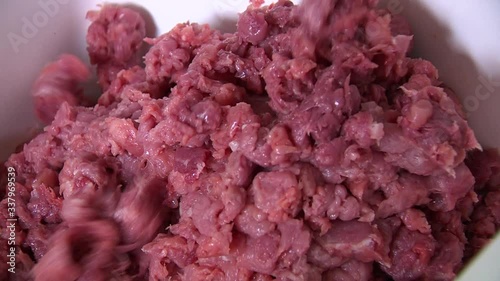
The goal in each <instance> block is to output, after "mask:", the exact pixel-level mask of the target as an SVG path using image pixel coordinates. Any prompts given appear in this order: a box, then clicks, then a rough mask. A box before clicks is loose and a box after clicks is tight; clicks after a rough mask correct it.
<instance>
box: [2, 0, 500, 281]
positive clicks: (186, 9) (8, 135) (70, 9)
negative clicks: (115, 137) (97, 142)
mask: <svg viewBox="0 0 500 281" xmlns="http://www.w3.org/2000/svg"><path fill="white" fill-rule="evenodd" d="M54 1H58V2H54ZM42 2H54V3H57V4H56V6H57V8H56V9H53V11H54V12H53V13H51V15H49V14H48V12H47V11H46V10H44V8H43V7H42V5H41V4H40V3H39V1H38V0H21V1H14V0H0V37H1V39H0V62H1V64H0V66H1V67H0V128H1V129H0V160H1V159H5V157H6V156H7V155H8V153H9V152H10V151H12V149H13V148H14V146H15V144H16V143H19V142H20V141H21V140H25V139H27V138H28V137H29V136H30V135H31V134H33V132H34V131H35V130H34V129H35V128H36V127H37V124H36V121H35V118H34V114H33V109H32V103H31V99H30V88H31V84H32V83H33V81H34V79H35V78H36V76H37V73H38V72H39V71H40V69H41V68H42V67H43V65H45V64H46V63H48V62H49V61H52V60H54V59H56V58H57V57H58V55H59V54H61V53H64V52H67V53H73V54H76V55H78V56H80V57H81V58H83V59H84V60H86V61H88V59H87V57H86V52H85V32H86V28H87V27H88V22H87V21H86V20H85V13H86V11H87V10H89V9H94V8H96V5H97V4H98V3H102V2H101V1H96V0H92V1H85V0H45V1H42ZM63 2H64V3H63ZM112 2H127V3H130V2H132V3H140V5H141V6H143V7H145V8H146V9H147V10H149V11H150V12H151V14H152V16H153V18H154V19H155V22H156V26H157V28H158V31H159V33H163V32H166V31H168V30H169V29H170V28H171V27H173V26H174V25H175V24H176V23H179V22H184V21H188V20H190V21H193V22H201V23H210V24H212V25H213V26H215V27H223V28H224V29H226V30H230V29H231V24H230V22H231V21H232V20H234V19H236V16H237V12H238V11H242V10H244V8H245V7H246V5H247V4H248V1H246V0H181V1H173V0H167V1H161V0H143V1H112ZM267 2H269V1H267ZM382 5H383V6H388V7H390V8H392V9H393V10H394V12H396V13H402V14H403V15H405V16H407V17H408V19H409V20H410V22H411V23H412V26H413V28H414V31H415V37H416V41H415V42H416V45H415V47H416V51H415V54H416V55H418V56H422V57H424V58H427V59H429V60H431V61H432V62H434V63H435V64H436V65H437V67H438V69H439V70H440V74H441V78H442V80H444V81H445V82H446V83H447V84H448V85H450V86H451V87H452V88H453V89H454V90H455V91H456V92H457V94H458V95H459V96H460V97H461V98H462V100H464V101H466V102H468V104H469V105H466V109H469V110H468V111H469V120H470V124H471V126H472V127H473V128H474V130H475V131H476V135H477V136H478V138H479V140H480V142H481V143H482V144H483V145H484V146H486V147H498V146H499V144H500V111H499V110H498V107H499V105H500V54H499V52H500V1H496V0H481V1H468V0H385V1H383V3H382ZM42 14H45V18H46V19H47V20H45V21H44V16H43V15H42ZM34 17H35V18H37V17H38V23H37V22H35V21H36V19H35V18H34ZM23 20H24V21H23ZM26 20H27V21H29V22H31V23H32V24H33V25H34V26H35V28H36V31H34V32H31V33H26V32H25V33H24V34H23V28H25V29H26V27H25V26H26V22H25V21H26ZM25 31H26V30H25ZM13 34H15V35H17V36H20V37H21V38H23V39H24V40H23V42H22V43H19V44H15V43H14V44H13V42H12V39H11V38H10V37H9V36H11V37H12V36H13ZM15 35H14V36H15ZM488 80H492V81H494V82H491V81H490V82H489V83H488V82H485V81H488ZM495 81H496V82H495ZM493 255H494V256H495V258H494V260H495V262H498V260H499V259H500V257H499V250H496V254H495V253H494V254H493ZM481 263H482V265H483V266H485V267H486V269H480V270H479V272H483V273H486V274H485V276H481V277H480V278H479V277H478V278H479V279H477V278H476V279H467V280H482V281H487V280H496V281H498V280H500V271H499V267H498V266H496V265H495V266H489V265H488V263H487V262H481ZM476 277H477V275H476ZM488 278H489V279H488Z"/></svg>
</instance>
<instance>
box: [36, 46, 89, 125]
mask: <svg viewBox="0 0 500 281" xmlns="http://www.w3.org/2000/svg"><path fill="white" fill-rule="evenodd" d="M89 78H90V72H89V70H88V68H87V66H86V65H85V64H84V63H83V62H82V61H81V60H80V59H79V58H77V57H75V56H73V55H62V56H61V57H59V59H58V60H56V61H54V62H52V63H50V64H48V65H47V66H45V67H44V68H43V69H42V71H41V73H40V76H39V77H38V79H37V80H36V81H35V84H34V85H33V89H32V91H31V94H32V96H33V101H34V104H35V113H36V115H37V117H38V118H39V119H40V120H41V121H42V122H44V123H50V122H51V121H52V120H54V117H55V116H56V113H57V111H58V110H59V108H60V107H61V105H62V104H63V103H67V104H68V105H71V106H76V105H88V102H87V100H86V98H85V97H84V95H83V90H82V88H81V87H80V83H82V82H85V81H87V79H89Z"/></svg>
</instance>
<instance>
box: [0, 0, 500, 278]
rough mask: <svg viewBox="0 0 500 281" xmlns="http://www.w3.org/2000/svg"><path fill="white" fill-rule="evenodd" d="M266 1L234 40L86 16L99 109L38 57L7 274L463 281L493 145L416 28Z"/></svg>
mask: <svg viewBox="0 0 500 281" xmlns="http://www.w3.org/2000/svg"><path fill="white" fill-rule="evenodd" d="M257 2H260V1H254V3H252V5H251V6H250V7H249V8H248V9H247V10H246V11H245V12H244V13H242V14H241V15H240V17H239V21H238V24H237V31H236V32H235V33H222V32H220V31H217V30H214V29H211V28H210V27H209V26H208V25H201V24H196V23H183V24H179V25H177V26H176V27H175V28H174V29H172V30H171V31H170V32H168V33H166V34H163V35H161V36H159V37H157V38H145V36H146V24H145V22H144V19H143V18H141V16H140V15H139V14H138V13H136V12H135V11H134V10H131V9H130V8H126V7H121V6H117V5H111V4H108V5H104V6H103V7H102V8H101V10H100V11H92V12H89V14H88V18H89V19H90V20H91V21H92V24H91V25H90V28H89V30H88V35H87V43H88V52H89V56H90V61H91V63H92V64H93V65H94V66H95V67H96V69H97V75H98V81H99V85H100V87H101V89H102V92H103V93H102V95H101V96H100V98H99V100H98V102H97V104H95V105H94V106H90V107H89V106H88V105H90V102H89V101H87V100H85V98H84V95H83V93H82V91H81V89H80V88H79V83H80V82H82V81H85V80H86V79H87V78H88V77H89V73H90V72H89V70H88V69H87V68H86V67H85V65H84V64H83V63H82V62H80V61H79V59H78V58H76V57H74V56H72V55H63V56H61V57H60V59H59V60H57V61H56V62H54V63H52V64H49V65H48V66H47V67H45V68H44V69H43V70H42V73H41V75H40V78H38V80H37V82H36V84H35V87H34V90H33V96H34V99H35V105H36V112H37V113H38V116H39V117H40V119H41V120H42V121H45V122H47V123H48V125H47V126H46V127H45V129H44V130H43V132H42V133H40V134H38V135H37V136H36V137H34V138H33V139H32V140H31V141H30V142H28V143H26V144H25V145H24V146H23V147H22V148H21V149H20V150H19V152H18V153H15V154H13V155H12V156H10V158H9V159H8V160H7V162H6V163H5V166H8V167H14V168H15V170H16V173H17V175H16V181H17V182H16V204H17V209H16V215H17V219H18V228H17V230H16V237H17V245H18V254H17V262H18V264H17V273H16V274H15V275H9V276H7V275H4V276H3V277H4V278H11V279H12V280H16V279H17V280H37V281H45V280H47V281H52V280H61V281H65V280H67V281H70V280H71V281H72V280H189V281H196V280H227V281H235V280H241V281H245V280H246V281H251V280H253V281H257V280H260V281H265V280H282V281H300V280H308V281H315V280H317V281H321V280H343V281H369V280H380V281H382V280H395V281H404V280H453V279H454V278H455V276H456V274H457V273H458V272H459V271H460V270H461V268H462V267H463V266H464V263H466V262H467V261H468V260H469V259H470V258H471V257H472V256H473V255H475V254H476V253H477V251H478V250H480V249H481V248H482V247H484V246H485V245H486V244H487V243H488V241H489V240H490V239H491V238H492V237H493V236H494V235H495V233H496V232H497V231H498V229H499V226H500V203H499V202H500V176H499V171H500V158H499V157H498V155H497V154H496V153H495V152H492V151H481V147H480V145H479V144H478V142H477V141H476V138H475V137H474V133H473V131H472V130H471V128H470V127H469V126H468V124H467V121H466V120H465V116H464V114H463V110H462V107H461V105H460V104H459V103H458V102H456V101H457V99H456V98H455V97H454V96H453V93H452V92H451V91H450V90H449V89H448V88H445V87H444V86H443V84H442V82H441V81H440V80H439V76H438V71H437V70H436V68H435V67H434V66H433V65H432V63H430V62H428V61H426V60H423V59H414V58H410V57H409V56H408V53H409V51H410V49H411V47H412V45H413V35H412V32H411V29H410V27H409V25H408V24H407V23H406V21H404V20H403V19H401V18H399V17H397V16H393V15H391V14H390V13H388V12H387V11H384V10H380V9H377V8H376V4H377V1H376V0H304V1H303V3H302V4H301V5H298V6H296V5H294V4H292V2H290V1H284V0H281V1H279V2H277V3H276V4H272V5H270V6H266V7H260V6H259V3H257ZM170 12H172V11H170ZM166 16H168V13H167V15H166ZM144 44H149V45H150V48H149V51H148V52H147V53H146V54H145V56H144V57H143V58H144V59H143V60H141V56H142V54H141V49H144V46H143V45H144ZM5 174H6V173H5V170H4V171H2V175H3V176H2V178H3V180H2V181H1V182H2V188H3V187H4V186H6V184H5V182H6V181H5ZM0 195H1V196H6V195H5V191H4V190H2V192H1V194H0ZM0 205H2V208H1V209H0V217H1V218H2V221H6V218H7V215H8V214H7V213H6V210H7V208H6V205H7V199H4V200H3V201H1V203H0ZM1 233H2V235H1V237H0V242H1V243H0V245H1V246H0V247H1V249H2V252H4V251H5V250H6V249H5V247H6V245H7V239H8V236H7V235H8V234H7V231H6V230H5V228H2V232H1ZM5 258H6V255H4V254H2V255H1V256H0V261H1V262H0V268H2V270H1V271H0V272H1V273H0V275H2V274H6V273H7V270H6V269H5V268H4V267H5V266H6V261H5ZM0 277H1V276H0ZM2 280H5V279H2Z"/></svg>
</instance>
